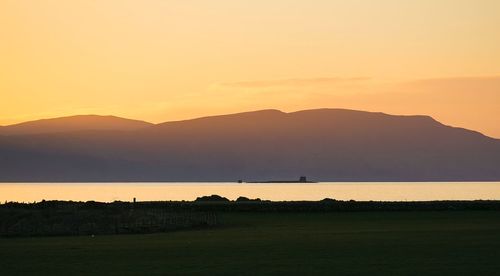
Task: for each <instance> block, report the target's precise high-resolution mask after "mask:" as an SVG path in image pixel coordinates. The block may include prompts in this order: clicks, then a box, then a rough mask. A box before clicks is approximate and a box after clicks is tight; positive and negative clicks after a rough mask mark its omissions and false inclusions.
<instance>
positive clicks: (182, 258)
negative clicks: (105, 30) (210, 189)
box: [0, 211, 500, 275]
mask: <svg viewBox="0 0 500 276" xmlns="http://www.w3.org/2000/svg"><path fill="white" fill-rule="evenodd" d="M499 233H500V212H499V211H425V212H423V211H414V212H378V211H370V212H325V213H318V212H274V213H273V212H261V213H255V212H219V213H218V225H217V226H215V227H208V228H204V229H198V230H196V229H191V230H179V231H174V232H168V233H161V234H146V235H143V234H141V235H111V236H106V235H103V236H101V235H96V236H94V237H92V236H78V237H37V238H4V239H0V260H1V262H0V271H1V273H2V274H4V275H16V274H17V275H30V274H31V275H40V274H60V275H63V274H64V275H68V274H73V275H75V274H87V275H96V274H106V275H133V274H142V275H165V274H183V273H194V274H247V275H256V274H262V273H264V274H271V273H274V274H276V273H280V274H332V273H337V274H351V275H352V274H354V275H356V274H362V275H366V274H379V275H390V274H393V275H401V274H411V275H422V274H432V275H445V274H448V275H451V274H453V275H466V274H469V275H470V274H475V275H494V274H498V271H500V263H499V262H498V256H500V235H499Z"/></svg>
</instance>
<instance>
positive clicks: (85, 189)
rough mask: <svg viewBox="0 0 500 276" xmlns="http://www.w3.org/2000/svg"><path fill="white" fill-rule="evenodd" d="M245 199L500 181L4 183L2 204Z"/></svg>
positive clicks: (399, 193) (427, 197) (422, 194)
mask: <svg viewBox="0 0 500 276" xmlns="http://www.w3.org/2000/svg"><path fill="white" fill-rule="evenodd" d="M205 195H220V196H223V197H226V198H228V199H230V200H235V199H237V198H238V197H239V196H244V197H248V198H252V199H254V198H260V199H263V200H273V201H300V200H321V199H324V198H331V199H337V200H356V201H431V200H500V182H321V183H229V182H195V183H186V182H161V183H151V182H148V183H135V182H127V183H0V201H1V202H2V203H3V202H11V201H15V202H39V201H42V200H73V201H90V200H93V201H99V202H113V201H133V199H134V198H136V200H137V201H182V200H186V201H191V200H194V199H196V198H197V197H200V196H205Z"/></svg>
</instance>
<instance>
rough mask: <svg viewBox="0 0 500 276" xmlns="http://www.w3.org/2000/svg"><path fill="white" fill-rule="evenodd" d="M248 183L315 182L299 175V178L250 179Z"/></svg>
mask: <svg viewBox="0 0 500 276" xmlns="http://www.w3.org/2000/svg"><path fill="white" fill-rule="evenodd" d="M248 183H317V182H315V181H308V180H307V178H306V177H305V176H301V177H299V180H298V181H297V180H267V181H251V182H248Z"/></svg>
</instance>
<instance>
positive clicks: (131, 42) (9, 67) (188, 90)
mask: <svg viewBox="0 0 500 276" xmlns="http://www.w3.org/2000/svg"><path fill="white" fill-rule="evenodd" d="M499 29H500V1H497V0H315V1H306V0H239V1H238V0H211V1H206V0H162V1H160V0H145V1H138V0H136V1H132V0H104V1H102V0H99V1H98V0H72V1H66V0H45V1H37V0H32V1H29V0H2V1H0V125H8V124H13V123H18V122H22V121H28V120H33V119H40V118H51V117H59V116H68V115H75V114H100V115H116V116H121V117H127V118H133V119H142V120H146V121H150V122H156V123H157V122H165V121H172V120H180V119H188V118H194V117H200V116H207V115H215V114H226V113H235V112H243V111H250V110H259V109H269V108H272V109H280V110H283V111H296V110H302V109H313V108H349V109H357V110H367V111H380V112H385V113H389V114H403V115H410V114H424V115H430V116H432V117H434V118H435V119H437V120H439V121H441V122H443V123H444V124H447V125H453V126H458V127H465V128H469V129H473V130H477V131H480V132H482V133H484V134H486V135H489V136H492V137H496V138H500V31H499Z"/></svg>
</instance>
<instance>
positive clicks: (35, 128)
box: [0, 115, 152, 135]
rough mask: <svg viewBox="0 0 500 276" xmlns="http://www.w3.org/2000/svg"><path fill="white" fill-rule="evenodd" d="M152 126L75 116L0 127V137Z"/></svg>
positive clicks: (113, 118) (100, 117)
mask: <svg viewBox="0 0 500 276" xmlns="http://www.w3.org/2000/svg"><path fill="white" fill-rule="evenodd" d="M150 125H152V124H151V123H147V122H144V121H138V120H129V119H123V118H119V117H115V116H98V115H77V116H69V117H61V118H54V119H42V120H36V121H30V122H24V123H20V124H15V125H10V126H3V127H0V135H2V134H3V135H26V134H40V133H55V132H72V131H84V130H124V131H129V130H136V129H140V128H144V127H147V126H150Z"/></svg>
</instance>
